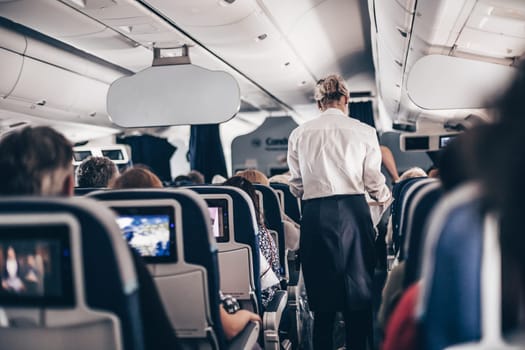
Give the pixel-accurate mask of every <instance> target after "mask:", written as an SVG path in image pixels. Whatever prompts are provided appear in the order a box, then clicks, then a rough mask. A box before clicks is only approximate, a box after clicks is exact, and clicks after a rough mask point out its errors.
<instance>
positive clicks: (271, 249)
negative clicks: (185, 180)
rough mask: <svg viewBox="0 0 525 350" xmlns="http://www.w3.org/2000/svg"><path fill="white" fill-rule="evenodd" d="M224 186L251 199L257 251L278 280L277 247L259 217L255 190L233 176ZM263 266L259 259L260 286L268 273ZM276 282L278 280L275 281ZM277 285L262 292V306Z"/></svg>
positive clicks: (267, 301) (270, 298)
mask: <svg viewBox="0 0 525 350" xmlns="http://www.w3.org/2000/svg"><path fill="white" fill-rule="evenodd" d="M224 185H225V186H232V187H237V188H240V189H242V190H243V191H244V192H246V193H247V194H248V195H249V196H250V198H251V199H252V202H253V206H254V208H255V216H256V220H257V227H258V232H257V238H258V240H259V249H260V250H261V253H262V255H263V256H264V258H265V259H266V261H267V264H269V266H270V267H271V270H272V271H273V273H274V274H275V276H277V277H278V278H280V268H281V266H280V263H279V252H278V251H277V246H276V245H275V242H274V240H273V238H272V236H271V234H270V232H268V229H267V228H266V226H265V225H264V219H263V217H262V215H261V211H260V208H259V201H258V200H257V196H256V194H255V188H254V187H253V185H252V184H251V182H250V181H248V180H246V179H245V178H243V177H241V176H233V177H231V178H229V179H228V180H227V181H226V182H225V183H224ZM264 264H265V262H264V261H263V259H262V258H261V276H260V278H261V286H262V285H263V282H264V284H266V283H265V280H266V277H265V276H266V274H267V273H269V272H270V271H269V270H266V271H265V270H263V268H262V266H263V265H264ZM277 281H278V279H277ZM279 288H280V287H279V284H278V283H277V284H275V285H273V286H271V287H267V288H265V289H264V290H262V292H261V293H262V302H263V306H264V307H265V308H266V306H268V303H269V302H270V301H271V300H272V299H273V296H274V294H275V291H276V290H278V289H279Z"/></svg>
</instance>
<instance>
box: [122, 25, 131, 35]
mask: <svg viewBox="0 0 525 350" xmlns="http://www.w3.org/2000/svg"><path fill="white" fill-rule="evenodd" d="M118 29H120V30H121V31H123V32H125V33H128V34H131V32H132V31H133V26H119V27H118Z"/></svg>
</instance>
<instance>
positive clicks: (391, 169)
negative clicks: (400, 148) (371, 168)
mask: <svg viewBox="0 0 525 350" xmlns="http://www.w3.org/2000/svg"><path fill="white" fill-rule="evenodd" d="M379 147H380V149H381V159H382V162H383V165H384V166H385V168H386V170H387V171H388V173H389V174H390V176H391V177H392V180H394V181H395V182H397V181H398V180H399V174H398V173H397V166H396V160H395V159H394V155H393V154H392V151H391V150H390V148H388V147H386V146H382V145H381V146H379Z"/></svg>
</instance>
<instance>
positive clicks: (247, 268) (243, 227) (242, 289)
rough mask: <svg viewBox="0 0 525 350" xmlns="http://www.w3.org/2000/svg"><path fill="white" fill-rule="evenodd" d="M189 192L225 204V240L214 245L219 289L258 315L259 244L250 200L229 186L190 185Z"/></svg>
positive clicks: (259, 310) (259, 289)
mask: <svg viewBox="0 0 525 350" xmlns="http://www.w3.org/2000/svg"><path fill="white" fill-rule="evenodd" d="M189 189H190V190H192V191H195V192H196V193H198V194H199V195H200V196H201V197H202V198H204V199H206V200H225V201H226V202H227V205H228V221H229V227H228V237H227V238H226V239H225V240H221V241H218V242H217V247H218V249H219V271H220V276H221V281H220V284H221V290H222V291H223V293H224V294H231V295H233V296H234V297H235V298H237V299H238V300H239V302H240V303H241V304H242V306H243V308H245V309H248V310H252V311H255V312H257V313H260V312H261V311H262V309H261V307H260V306H261V305H262V302H261V293H260V291H261V287H260V278H259V276H260V267H259V243H258V241H257V223H256V220H255V209H254V207H253V203H252V201H251V199H250V197H249V196H248V195H247V194H246V193H245V192H244V191H242V190H241V189H238V188H235V187H229V186H213V185H209V186H193V187H189Z"/></svg>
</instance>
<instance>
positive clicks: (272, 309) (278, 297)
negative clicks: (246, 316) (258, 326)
mask: <svg viewBox="0 0 525 350" xmlns="http://www.w3.org/2000/svg"><path fill="white" fill-rule="evenodd" d="M287 302H288V292H286V291H284V290H279V291H277V292H276V293H275V294H274V296H273V299H272V300H271V301H270V303H269V304H268V307H267V308H266V311H265V312H264V314H263V330H264V349H265V350H278V349H279V324H280V323H281V317H282V315H283V312H284V310H285V308H286V303H287Z"/></svg>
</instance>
